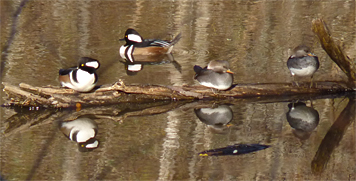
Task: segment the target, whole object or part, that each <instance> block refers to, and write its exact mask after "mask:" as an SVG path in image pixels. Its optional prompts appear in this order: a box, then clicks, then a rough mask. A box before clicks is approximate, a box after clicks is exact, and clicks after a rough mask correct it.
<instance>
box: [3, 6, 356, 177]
mask: <svg viewBox="0 0 356 181" xmlns="http://www.w3.org/2000/svg"><path fill="white" fill-rule="evenodd" d="M18 5H19V2H12V1H1V30H2V31H1V45H2V47H4V45H5V44H6V43H7V39H8V38H9V34H10V29H11V26H12V15H13V13H14V12H15V11H16V8H17V7H18ZM314 18H323V19H324V20H325V21H326V23H327V24H328V27H329V29H330V31H331V32H332V35H333V36H334V37H335V38H336V39H337V40H341V41H342V42H343V48H344V50H345V52H346V54H348V55H349V56H350V57H355V52H354V49H355V44H354V43H355V32H354V30H355V2H354V1H328V2H314V1H310V2H309V1H283V2H282V1H276V2H267V1H241V2H234V1H193V2H191V1H180V0H179V1H163V2H161V1H160V2H159V3H158V1H59V0H58V1H29V2H28V3H27V4H26V6H25V7H24V9H23V10H22V12H21V15H20V16H19V17H18V21H17V23H18V24H17V26H16V27H17V34H16V36H15V37H14V39H13V42H12V44H11V46H10V47H9V49H8V52H7V56H6V57H5V58H6V59H4V60H2V61H6V62H5V67H4V72H3V73H2V81H3V82H11V83H12V84H14V85H16V84H18V83H21V82H24V83H28V84H31V85H35V86H44V85H59V82H58V80H57V78H58V75H57V73H58V70H59V69H60V68H67V67H71V66H75V65H76V61H77V60H78V58H79V57H82V56H88V57H92V58H95V59H98V60H99V61H100V63H101V67H100V69H99V70H98V72H97V73H98V75H99V82H98V83H99V84H111V83H114V82H115V81H117V80H119V79H122V80H124V82H125V83H137V84H160V85H177V86H179V85H185V84H187V85H193V84H197V82H195V81H194V80H193V79H192V77H193V75H194V71H193V66H194V65H200V66H205V65H206V64H207V63H208V62H209V61H210V60H215V59H223V60H228V61H229V62H230V65H231V70H232V71H233V72H235V74H234V76H235V80H234V83H235V84H238V83H244V84H246V83H257V82H290V81H291V80H292V78H291V76H290V72H289V71H288V69H287V67H286V61H287V59H288V57H289V56H290V53H291V49H293V48H294V47H295V46H297V45H299V44H302V43H303V44H306V45H308V46H310V47H312V49H313V52H314V53H315V54H316V55H318V56H319V60H320V62H321V67H320V69H319V70H318V72H316V73H315V75H314V78H315V80H316V81H334V80H343V79H344V78H345V76H344V75H343V73H342V72H341V71H340V70H339V68H337V66H336V65H335V64H334V63H333V62H332V60H330V58H329V57H328V56H327V55H326V53H325V52H324V51H323V49H322V48H321V47H320V44H319V43H318V40H317V39H316V38H315V36H314V34H313V33H312V31H311V22H312V20H313V19H314ZM127 28H135V29H136V30H137V31H138V32H139V33H141V35H142V36H143V37H144V38H160V39H172V38H173V37H174V36H176V35H177V34H178V33H180V32H181V33H182V39H181V40H180V41H179V43H178V44H177V45H176V46H175V47H174V50H173V57H174V61H175V62H176V63H172V61H164V62H161V63H159V64H155V65H152V64H147V65H144V68H143V70H141V71H140V72H138V73H137V74H136V75H134V76H130V75H127V73H126V70H125V66H124V64H123V63H122V62H120V60H122V59H121V58H120V56H119V47H120V46H121V45H122V44H123V43H124V42H121V41H119V39H121V38H123V36H124V32H125V30H126V29H127ZM177 64H178V65H179V67H180V69H181V71H180V70H179V69H178V68H177ZM4 96H5V95H3V94H2V97H4ZM347 102H348V101H347V99H343V98H337V99H319V100H313V107H314V108H315V109H316V110H317V111H318V112H319V115H320V122H319V124H318V126H317V128H316V129H314V130H313V131H312V132H311V133H310V136H309V138H307V139H304V140H301V139H299V138H297V137H296V136H295V135H294V134H293V131H292V128H291V127H290V125H289V124H288V122H287V120H286V115H285V114H286V113H287V112H288V106H287V105H288V103H287V102H283V103H259V102H252V101H243V100H235V101H231V104H230V105H228V106H230V108H231V109H232V112H233V119H232V121H231V123H232V124H233V126H231V127H229V128H226V129H224V130H216V129H213V128H211V126H208V125H206V124H204V123H202V122H201V121H200V120H199V119H198V117H197V116H196V115H195V113H194V108H196V105H195V104H198V103H191V104H184V105H181V106H177V107H175V108H174V109H173V108H172V109H169V111H168V112H162V113H160V114H154V115H146V116H137V115H139V114H129V113H130V111H132V110H126V112H128V113H127V114H125V113H123V115H125V116H122V115H121V116H122V117H119V118H118V117H117V116H113V115H112V114H104V116H103V115H101V117H100V118H98V117H97V118H93V120H94V121H95V122H96V123H97V124H98V128H99V129H98V134H97V136H96V138H97V139H98V140H99V141H100V145H99V147H98V148H97V149H94V150H93V151H91V152H86V153H83V152H79V151H78V146H77V144H76V143H75V142H74V141H70V140H69V139H67V138H66V137H65V136H64V134H62V133H61V132H60V131H59V129H58V127H57V126H56V124H55V123H54V122H55V121H53V118H54V117H55V116H53V115H56V114H58V112H57V113H56V112H50V111H49V112H46V111H44V112H38V113H33V112H34V111H30V112H25V113H19V114H17V115H16V112H15V111H13V110H11V109H4V108H1V122H2V126H1V131H2V139H1V140H2V141H1V176H3V177H4V178H5V179H7V180H29V179H32V180H46V179H48V180H99V179H105V180H181V179H185V180H187V179H189V180H199V179H202V180H209V179H211V180H282V179H288V180H291V179H301V180H306V179H331V180H354V179H356V178H355V177H356V175H355V172H356V170H355V169H356V168H355V162H356V154H355V152H356V150H355V137H356V136H355V124H354V123H352V124H351V125H350V126H349V127H348V129H347V130H346V131H345V134H344V136H343V139H342V141H341V142H340V145H339V146H338V147H337V148H336V149H335V150H334V152H333V154H332V156H331V158H330V160H329V161H328V164H327V166H326V167H325V170H324V172H323V173H322V174H321V175H315V174H313V173H312V167H311V160H313V158H314V156H315V153H316V151H317V150H318V147H319V145H320V143H321V140H323V138H324V136H325V134H326V133H327V132H328V130H329V128H330V126H331V125H332V124H333V122H334V121H335V120H336V118H337V117H338V115H339V114H340V112H341V111H342V110H343V109H344V107H345V106H346V104H347ZM306 103H307V105H308V106H310V105H311V102H310V101H306ZM199 104H204V103H199ZM216 105H219V103H218V102H216ZM216 105H213V104H210V103H209V105H207V106H208V107H214V106H216ZM104 109H105V108H104ZM107 110H110V111H111V110H116V111H119V110H120V109H112V108H107ZM82 111H85V110H82ZM120 111H122V110H120ZM120 111H119V112H120ZM74 112H75V111H74ZM124 112H125V111H124ZM13 115H15V117H16V116H18V117H20V119H19V120H21V121H22V123H23V125H22V126H20V125H18V127H16V126H15V127H14V128H12V129H9V128H8V126H9V125H11V124H10V123H9V122H8V121H9V120H12V119H8V118H10V117H11V116H13ZM135 115H136V116H135ZM13 117H14V116H13ZM13 117H12V118H13ZM46 118H48V120H47V121H46ZM36 120H37V121H36ZM17 121H18V120H17ZM9 130H10V131H9ZM236 143H246V144H251V143H259V144H266V145H271V147H270V148H268V149H266V150H261V151H258V152H255V153H251V154H246V155H239V156H223V157H199V155H198V153H199V152H201V151H204V150H208V149H214V148H221V147H225V146H227V145H232V144H236Z"/></svg>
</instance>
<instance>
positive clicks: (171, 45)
mask: <svg viewBox="0 0 356 181" xmlns="http://www.w3.org/2000/svg"><path fill="white" fill-rule="evenodd" d="M181 38H182V33H179V34H178V35H177V36H176V37H174V38H173V40H172V41H171V42H170V43H169V45H168V47H169V49H168V51H167V53H171V51H172V49H173V46H174V45H175V44H176V43H178V41H179V40H180V39H181Z"/></svg>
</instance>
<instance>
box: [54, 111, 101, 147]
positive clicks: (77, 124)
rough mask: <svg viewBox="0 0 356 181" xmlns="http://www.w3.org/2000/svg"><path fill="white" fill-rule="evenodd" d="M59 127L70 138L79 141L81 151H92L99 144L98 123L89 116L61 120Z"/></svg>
mask: <svg viewBox="0 0 356 181" xmlns="http://www.w3.org/2000/svg"><path fill="white" fill-rule="evenodd" d="M59 128H60V130H61V131H62V133H63V134H64V135H66V136H67V137H68V138H69V139H70V140H72V141H75V142H77V143H78V149H79V151H81V152H86V151H91V150H93V149H95V148H97V147H98V146H99V141H98V140H96V138H95V136H96V134H97V133H98V125H97V124H96V122H95V121H93V120H92V119H89V118H84V117H82V118H78V119H76V120H73V121H63V122H60V124H59Z"/></svg>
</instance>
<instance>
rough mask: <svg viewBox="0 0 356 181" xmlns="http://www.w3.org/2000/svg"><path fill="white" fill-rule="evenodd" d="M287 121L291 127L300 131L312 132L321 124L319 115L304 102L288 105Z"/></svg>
mask: <svg viewBox="0 0 356 181" xmlns="http://www.w3.org/2000/svg"><path fill="white" fill-rule="evenodd" d="M288 107H289V111H288V112H287V114H286V116H287V121H288V123H289V125H290V126H291V127H292V128H294V129H296V130H299V131H303V132H311V131H313V130H314V129H315V128H316V127H317V126H318V124H319V113H318V111H316V110H315V109H314V108H312V107H308V106H306V104H305V103H303V102H298V103H290V104H289V105H288Z"/></svg>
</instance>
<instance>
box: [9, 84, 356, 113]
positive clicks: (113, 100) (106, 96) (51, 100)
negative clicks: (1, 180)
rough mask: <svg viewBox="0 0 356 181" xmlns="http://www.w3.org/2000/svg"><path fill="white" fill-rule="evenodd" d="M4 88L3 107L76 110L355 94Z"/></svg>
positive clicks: (338, 89) (337, 89)
mask: <svg viewBox="0 0 356 181" xmlns="http://www.w3.org/2000/svg"><path fill="white" fill-rule="evenodd" d="M3 85H4V91H5V93H6V94H7V95H8V100H7V102H5V103H4V104H3V106H5V107H9V106H26V107H37V106H40V107H46V108H68V107H76V106H78V103H79V106H95V105H110V104H118V103H144V102H152V101H153V102H154V101H165V100H171V101H176V100H197V99H199V100H201V99H216V100H222V99H229V98H248V97H250V98H251V97H255V98H257V99H259V98H262V97H270V96H279V97H282V96H292V95H295V96H296V95H297V96H302V95H305V96H308V97H313V96H316V95H319V96H320V95H331V94H338V93H345V92H352V91H354V90H353V89H351V88H349V87H348V86H347V85H346V84H345V83H342V82H317V83H316V86H314V87H313V88H309V84H308V83H305V84H301V85H300V86H299V87H296V86H293V85H292V84H291V83H264V84H238V85H234V86H233V87H232V88H231V89H229V90H227V91H220V92H218V93H215V92H213V91H212V90H211V89H208V88H206V87H203V86H182V87H178V86H161V85H126V84H124V82H122V81H118V82H116V83H114V84H112V85H103V86H101V87H100V88H98V89H96V90H95V91H93V92H89V93H78V92H75V91H74V90H72V89H66V88H62V87H55V86H47V87H34V86H31V85H28V84H25V83H21V84H20V85H19V86H18V87H17V86H14V85H11V84H9V83H5V82H3Z"/></svg>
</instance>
